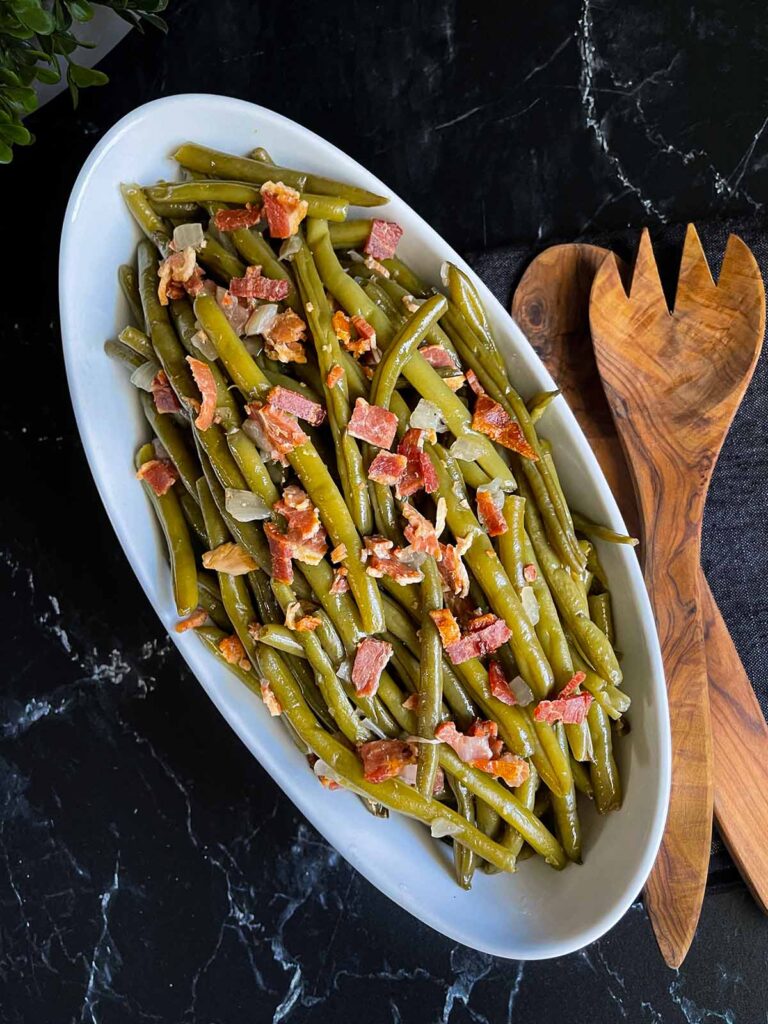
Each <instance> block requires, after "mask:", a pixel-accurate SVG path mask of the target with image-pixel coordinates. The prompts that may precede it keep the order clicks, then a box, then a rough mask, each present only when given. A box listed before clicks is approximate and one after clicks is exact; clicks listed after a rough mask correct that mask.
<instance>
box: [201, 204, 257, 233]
mask: <svg viewBox="0 0 768 1024" xmlns="http://www.w3.org/2000/svg"><path fill="white" fill-rule="evenodd" d="M260 220H261V207H260V206H253V205H252V204H251V203H246V204H245V206H241V207H239V208H238V209H236V210H217V211H216V213H215V214H214V215H213V223H214V226H215V227H216V228H218V230H219V231H239V230H240V228H252V227H253V226H254V224H258V223H259V221H260Z"/></svg>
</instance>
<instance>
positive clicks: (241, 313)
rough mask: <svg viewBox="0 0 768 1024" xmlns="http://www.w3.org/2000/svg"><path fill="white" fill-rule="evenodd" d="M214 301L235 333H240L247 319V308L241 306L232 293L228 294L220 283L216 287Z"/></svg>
mask: <svg viewBox="0 0 768 1024" xmlns="http://www.w3.org/2000/svg"><path fill="white" fill-rule="evenodd" d="M216 302H217V303H218V306H219V309H220V310H221V311H222V313H223V314H224V316H225V317H226V318H227V320H228V321H229V325H230V327H231V328H232V330H233V331H234V332H235V334H242V333H243V328H244V327H245V322H246V320H247V319H248V310H247V309H246V308H245V306H241V305H240V303H239V302H238V301H237V299H236V298H235V297H234V295H230V293H229V292H228V291H227V289H226V288H222V287H221V285H219V286H218V287H217V289H216Z"/></svg>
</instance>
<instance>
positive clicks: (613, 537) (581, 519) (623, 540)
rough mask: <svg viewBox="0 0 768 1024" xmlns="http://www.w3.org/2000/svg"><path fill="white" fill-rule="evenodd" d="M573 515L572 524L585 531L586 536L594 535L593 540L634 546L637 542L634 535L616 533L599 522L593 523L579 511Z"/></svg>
mask: <svg viewBox="0 0 768 1024" xmlns="http://www.w3.org/2000/svg"><path fill="white" fill-rule="evenodd" d="M571 514H572V516H573V525H574V526H575V527H576V529H577V530H579V531H580V532H581V533H586V535H587V536H588V537H594V538H595V540H604V541H606V542H607V543H609V544H629V545H630V547H635V545H637V544H638V543H639V541H638V540H637V538H636V537H629V536H628V535H627V534H626V533H616V531H615V530H612V529H610V527H608V526H601V525H600V524H599V523H593V522H592V520H591V519H587V517H586V516H583V515H582V514H581V513H580V512H573V513H571Z"/></svg>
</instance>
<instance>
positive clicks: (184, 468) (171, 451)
mask: <svg viewBox="0 0 768 1024" xmlns="http://www.w3.org/2000/svg"><path fill="white" fill-rule="evenodd" d="M140 401H141V408H142V410H143V412H144V415H145V416H146V418H147V422H148V423H149V425H150V427H152V430H153V431H154V433H155V434H157V436H158V438H159V439H160V443H161V444H162V446H163V448H165V450H166V451H167V452H168V456H169V458H170V460H171V462H172V463H173V464H174V466H175V467H176V469H177V470H178V472H179V478H180V479H181V482H182V483H183V484H184V486H185V487H186V489H187V491H189V493H190V494H191V495H192V497H193V498H194V499H195V501H197V478H198V477H199V476H200V467H199V466H198V464H197V462H196V461H195V459H194V456H193V455H192V453H191V452H190V450H189V448H188V447H187V442H186V440H185V437H184V431H183V430H181V429H180V428H179V427H178V426H177V425H176V424H175V423H174V421H173V417H172V416H168V415H167V414H165V413H159V412H158V411H157V406H156V405H155V402H154V399H153V398H152V396H151V395H148V394H147V392H146V391H142V392H141V394H140Z"/></svg>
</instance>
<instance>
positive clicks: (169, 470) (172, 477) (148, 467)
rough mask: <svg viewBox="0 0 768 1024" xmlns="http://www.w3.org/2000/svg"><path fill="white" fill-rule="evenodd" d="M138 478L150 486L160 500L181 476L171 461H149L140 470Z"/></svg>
mask: <svg viewBox="0 0 768 1024" xmlns="http://www.w3.org/2000/svg"><path fill="white" fill-rule="evenodd" d="M136 476H137V477H138V478H139V480H143V481H144V483H146V484H148V485H149V486H150V487H151V488H152V490H153V491H154V492H155V494H156V495H157V496H158V498H161V497H162V496H163V495H164V494H167V493H168V491H170V489H171V488H172V487H173V485H174V484H175V483H176V481H177V480H178V479H179V474H178V472H177V470H176V467H175V466H174V464H173V463H172V462H171V461H170V459H149V460H148V461H147V462H145V463H144V464H143V465H142V466H141V468H140V469H139V471H138V473H137V474H136Z"/></svg>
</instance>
